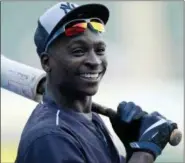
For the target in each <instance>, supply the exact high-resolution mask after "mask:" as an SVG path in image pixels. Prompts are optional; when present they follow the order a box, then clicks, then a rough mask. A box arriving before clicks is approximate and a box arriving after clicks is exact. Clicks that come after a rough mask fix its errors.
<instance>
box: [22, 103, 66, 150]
mask: <svg viewBox="0 0 185 163" xmlns="http://www.w3.org/2000/svg"><path fill="white" fill-rule="evenodd" d="M61 132H63V129H62V127H61V126H57V124H56V111H55V110H51V109H50V108H47V106H45V105H42V104H38V105H37V106H36V108H35V109H34V110H33V112H32V114H31V115H30V117H29V119H28V121H27V123H26V125H25V127H24V129H23V132H22V135H21V139H20V143H19V148H21V149H22V150H23V151H24V150H26V149H27V148H28V147H29V146H30V145H31V144H32V143H33V142H34V141H35V140H37V139H38V138H41V137H43V136H45V135H52V134H61Z"/></svg>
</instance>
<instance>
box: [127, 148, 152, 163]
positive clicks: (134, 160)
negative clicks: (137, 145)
mask: <svg viewBox="0 0 185 163" xmlns="http://www.w3.org/2000/svg"><path fill="white" fill-rule="evenodd" d="M153 162H154V157H153V155H152V154H150V153H148V152H140V151H138V152H133V154H132V156H131V158H130V159H129V161H128V163H153Z"/></svg>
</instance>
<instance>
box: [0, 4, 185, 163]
mask: <svg viewBox="0 0 185 163" xmlns="http://www.w3.org/2000/svg"><path fill="white" fill-rule="evenodd" d="M73 2H76V3H78V4H83V3H90V2H95V1H88V2H87V1H73ZM96 2H98V1H96ZM101 2H102V3H104V4H105V5H106V6H107V7H108V8H109V9H110V14H111V15H110V21H109V22H108V24H107V28H106V30H107V32H106V33H105V38H106V41H107V43H108V50H107V55H108V59H109V68H108V71H107V74H106V75H105V78H104V79H103V81H102V83H101V86H100V90H99V92H98V94H97V95H95V97H94V101H96V102H99V103H101V104H104V105H106V106H110V107H113V108H116V106H117V105H118V103H119V102H120V101H122V100H125V101H134V102H135V103H137V104H139V105H140V106H141V107H142V108H143V109H144V110H146V111H148V112H152V111H154V110H157V111H159V112H160V113H162V114H164V115H165V116H166V117H168V118H169V119H172V120H173V121H175V122H177V123H178V125H179V128H180V130H181V131H183V130H184V116H183V115H184V105H183V99H184V92H183V90H184V89H183V2H180V1H150V2H149V1H123V2H121V1H118V2H113V1H112V2H111V1H110V2H106V1H101ZM55 3H56V1H55V2H54V1H39V2H38V1H33V2H31V1H27V2H25V1H16V2H15V1H3V2H1V53H2V54H4V55H5V56H7V57H9V58H10V59H13V60H16V61H19V62H22V63H25V64H27V65H30V66H33V67H37V68H41V66H40V63H39V58H38V56H37V54H36V51H35V45H34V42H33V35H34V31H35V28H36V25H37V19H38V17H39V16H40V15H41V14H42V13H43V12H44V11H45V10H46V9H47V8H49V7H50V6H51V5H53V4H55ZM35 105H36V103H35V102H33V101H31V100H28V99H25V98H23V97H21V96H18V95H15V94H14V93H11V92H9V91H6V90H4V89H2V88H1V161H2V163H5V162H6V163H8V162H14V160H15V157H16V152H17V146H18V142H19V139H20V134H21V132H22V129H23V127H24V125H25V122H26V120H27V118H28V117H29V115H30V113H31V111H32V110H33V109H34V107H35ZM103 120H104V121H105V122H106V124H107V126H108V128H109V129H110V131H111V133H112V135H113V139H114V141H115V143H116V145H117V147H118V149H119V151H120V153H122V154H125V151H124V148H123V146H122V144H121V142H120V140H119V139H118V138H117V137H116V135H115V133H114V132H113V131H112V129H111V125H110V122H109V120H108V118H106V117H103ZM183 133H184V132H183ZM183 144H184V140H183V141H182V143H181V144H180V145H179V146H177V147H175V148H174V147H171V146H170V145H168V146H167V147H166V148H165V150H164V151H163V154H162V155H161V156H160V157H159V158H158V159H157V162H166V163H169V162H179V163H180V162H183V156H184V153H183Z"/></svg>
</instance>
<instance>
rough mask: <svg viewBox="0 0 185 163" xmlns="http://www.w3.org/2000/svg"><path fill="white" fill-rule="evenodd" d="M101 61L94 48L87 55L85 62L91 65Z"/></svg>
mask: <svg viewBox="0 0 185 163" xmlns="http://www.w3.org/2000/svg"><path fill="white" fill-rule="evenodd" d="M101 63H102V60H101V58H100V56H98V55H97V54H96V53H95V51H94V50H92V51H91V52H90V53H89V55H87V58H86V61H85V64H86V65H88V66H91V67H96V66H99V65H100V64H101Z"/></svg>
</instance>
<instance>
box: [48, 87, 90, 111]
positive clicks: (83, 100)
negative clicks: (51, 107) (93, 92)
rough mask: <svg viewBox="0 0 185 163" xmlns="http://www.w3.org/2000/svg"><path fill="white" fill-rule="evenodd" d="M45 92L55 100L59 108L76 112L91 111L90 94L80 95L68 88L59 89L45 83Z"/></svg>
mask: <svg viewBox="0 0 185 163" xmlns="http://www.w3.org/2000/svg"><path fill="white" fill-rule="evenodd" d="M46 89H47V94H48V95H49V96H50V97H51V98H52V100H54V101H55V103H56V104H57V105H58V106H59V107H60V108H65V109H72V110H74V111H77V112H82V113H89V112H91V105H92V100H91V99H92V98H91V96H85V95H81V94H80V93H77V92H72V91H70V90H68V91H66V90H64V91H61V90H60V89H58V88H56V87H53V86H51V85H50V84H47V88H46Z"/></svg>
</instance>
